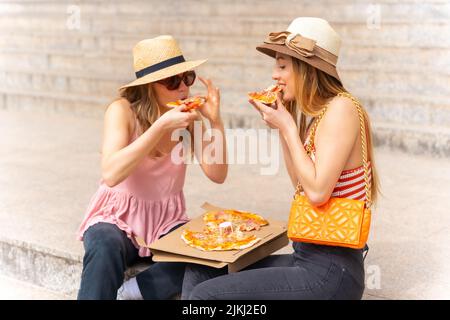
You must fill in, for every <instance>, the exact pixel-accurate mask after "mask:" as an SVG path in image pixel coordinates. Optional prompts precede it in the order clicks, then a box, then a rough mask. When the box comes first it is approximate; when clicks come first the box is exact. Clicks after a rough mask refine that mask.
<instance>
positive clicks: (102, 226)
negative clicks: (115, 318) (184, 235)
mask: <svg viewBox="0 0 450 320" xmlns="http://www.w3.org/2000/svg"><path fill="white" fill-rule="evenodd" d="M179 226H181V225H178V226H176V227H175V228H173V229H172V230H174V229H176V228H178V227H179ZM172 230H170V231H172ZM170 231H169V232H170ZM83 244H84V249H85V254H84V258H83V272H82V274H81V284H80V289H79V291H78V299H79V300H88V299H89V300H115V299H116V296H117V290H118V289H119V287H120V286H121V285H122V283H123V281H124V277H125V274H124V273H125V270H126V269H127V268H128V267H129V266H131V265H133V264H134V263H136V262H139V261H147V262H151V263H152V265H151V266H150V267H149V268H148V269H146V270H144V271H142V272H141V273H139V274H138V275H137V276H136V280H137V283H138V286H139V289H140V291H141V294H142V296H143V297H144V299H169V298H171V297H173V296H174V295H176V294H178V293H180V292H181V288H182V283H183V276H184V271H185V264H184V263H176V262H157V263H153V262H152V261H151V258H141V257H139V255H138V249H136V247H135V246H134V245H133V243H132V242H131V240H130V239H129V238H128V237H127V235H126V233H125V232H124V231H122V230H120V229H119V228H118V227H117V226H116V225H114V224H110V223H103V222H100V223H97V224H95V225H93V226H91V227H89V229H88V230H86V232H85V234H84V239H83Z"/></svg>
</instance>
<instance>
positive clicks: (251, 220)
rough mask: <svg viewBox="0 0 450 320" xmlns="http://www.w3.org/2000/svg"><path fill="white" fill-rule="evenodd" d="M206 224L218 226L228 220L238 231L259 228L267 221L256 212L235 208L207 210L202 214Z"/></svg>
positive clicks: (266, 223)
mask: <svg viewBox="0 0 450 320" xmlns="http://www.w3.org/2000/svg"><path fill="white" fill-rule="evenodd" d="M203 221H205V223H206V225H207V226H208V225H210V226H214V225H215V226H218V225H220V224H221V223H223V222H225V221H230V222H231V223H232V225H233V228H234V229H236V230H239V231H252V230H259V229H260V228H261V227H262V226H265V225H268V224H269V222H268V221H267V220H266V219H264V218H263V217H261V216H260V215H258V214H255V213H251V212H244V211H237V210H221V211H209V212H206V213H205V215H204V216H203Z"/></svg>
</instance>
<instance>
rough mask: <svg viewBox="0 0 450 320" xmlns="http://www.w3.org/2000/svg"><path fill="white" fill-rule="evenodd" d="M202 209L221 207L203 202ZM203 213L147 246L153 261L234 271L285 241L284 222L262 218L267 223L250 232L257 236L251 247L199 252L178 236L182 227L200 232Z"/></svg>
mask: <svg viewBox="0 0 450 320" xmlns="http://www.w3.org/2000/svg"><path fill="white" fill-rule="evenodd" d="M202 209H204V210H205V212H206V211H218V210H223V209H222V208H219V207H216V206H213V205H211V204H209V203H204V204H203V205H202ZM202 217H203V215H200V216H199V217H197V218H194V219H192V220H191V221H189V222H188V223H186V224H185V225H183V226H181V227H180V228H178V229H176V230H174V231H172V232H171V233H169V234H167V235H165V236H164V237H162V238H160V239H158V240H156V241H155V242H153V243H152V244H150V245H149V246H148V247H149V248H150V250H151V251H152V253H153V261H165V262H188V263H196V264H202V265H207V266H210V267H214V268H223V267H225V266H228V272H230V273H231V272H237V271H239V270H242V269H244V268H245V267H247V266H249V265H251V264H253V263H255V262H257V261H258V260H261V259H262V258H264V257H266V256H268V255H270V254H272V253H273V252H275V251H277V250H279V249H281V248H283V247H284V246H286V245H287V244H288V243H289V239H288V237H287V234H286V223H285V222H281V221H275V220H271V219H266V220H267V221H268V222H269V224H268V225H267V226H264V227H262V228H261V229H260V230H257V231H250V232H249V233H253V234H255V235H256V236H257V237H259V238H261V240H260V241H259V242H257V243H256V244H254V245H253V246H251V247H249V248H246V249H242V250H229V251H201V250H199V249H196V248H193V247H190V246H188V245H187V244H186V243H185V242H184V241H183V240H182V239H181V233H182V232H183V230H184V229H189V230H195V231H201V230H202V229H203V227H204V225H205V224H204V222H203V219H202Z"/></svg>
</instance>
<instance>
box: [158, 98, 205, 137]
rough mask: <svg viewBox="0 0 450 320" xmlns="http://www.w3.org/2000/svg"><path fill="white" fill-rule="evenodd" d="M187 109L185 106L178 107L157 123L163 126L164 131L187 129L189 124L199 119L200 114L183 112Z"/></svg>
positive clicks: (193, 111) (166, 113)
mask: <svg viewBox="0 0 450 320" xmlns="http://www.w3.org/2000/svg"><path fill="white" fill-rule="evenodd" d="M185 107H186V106H185V105H184V104H182V105H180V106H177V107H175V108H173V109H171V110H169V111H167V112H165V113H164V114H163V115H162V116H161V117H160V118H159V119H158V120H157V121H159V122H160V123H161V124H162V127H163V129H164V130H169V131H170V130H176V129H181V128H187V126H188V125H189V124H191V123H192V122H193V121H194V120H196V119H198V114H197V113H195V110H191V111H189V112H186V111H183V110H184V108H185Z"/></svg>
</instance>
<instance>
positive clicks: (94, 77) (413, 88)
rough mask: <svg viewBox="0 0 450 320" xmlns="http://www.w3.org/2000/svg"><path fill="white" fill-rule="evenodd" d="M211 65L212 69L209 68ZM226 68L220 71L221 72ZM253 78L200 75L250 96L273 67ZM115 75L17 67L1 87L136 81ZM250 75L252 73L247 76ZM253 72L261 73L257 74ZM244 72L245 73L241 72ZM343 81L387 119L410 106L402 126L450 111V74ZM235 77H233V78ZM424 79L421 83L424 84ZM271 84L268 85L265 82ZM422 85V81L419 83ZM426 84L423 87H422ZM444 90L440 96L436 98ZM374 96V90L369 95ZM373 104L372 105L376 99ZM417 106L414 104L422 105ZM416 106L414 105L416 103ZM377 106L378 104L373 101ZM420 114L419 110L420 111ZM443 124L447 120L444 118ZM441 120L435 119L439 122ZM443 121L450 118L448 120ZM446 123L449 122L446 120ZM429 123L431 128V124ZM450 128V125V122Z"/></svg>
mask: <svg viewBox="0 0 450 320" xmlns="http://www.w3.org/2000/svg"><path fill="white" fill-rule="evenodd" d="M209 65H210V66H209ZM219 68H220V69H219ZM247 70H248V72H249V74H248V75H246V76H244V78H243V80H239V81H236V78H239V75H236V73H237V72H238V71H236V68H235V65H234V64H232V63H228V64H226V63H221V64H220V65H219V64H217V63H214V62H209V63H208V65H205V66H204V67H203V66H202V67H201V69H199V70H198V73H199V74H200V75H203V76H208V77H211V78H212V79H213V80H214V83H215V84H216V85H217V86H219V87H220V88H221V89H222V90H223V92H224V93H226V94H230V93H236V94H242V93H244V94H245V93H247V92H248V91H252V90H256V89H255V88H258V87H263V86H267V85H268V84H269V83H270V82H271V80H270V79H269V75H270V67H269V66H267V68H260V69H259V70H256V69H253V68H252V69H250V68H248V69H247ZM111 71H113V70H108V71H107V72H105V73H87V72H83V71H81V70H78V71H75V72H73V73H72V71H68V70H53V71H50V72H47V71H46V70H39V69H38V70H36V69H28V70H26V69H23V70H20V71H19V70H13V69H12V68H8V69H3V70H0V82H1V83H2V88H3V90H7V89H11V90H13V91H17V90H32V91H39V92H52V93H67V94H74V95H75V94H78V95H80V96H108V95H111V94H113V93H115V92H117V89H118V87H119V86H120V85H122V84H124V83H127V82H129V81H131V77H130V76H128V77H120V76H119V75H117V74H112V73H111V75H109V74H108V73H109V72H111ZM243 72H246V71H243ZM250 72H257V73H256V74H255V73H253V74H251V73H250ZM239 73H241V72H239ZM341 73H342V80H343V81H344V83H345V86H346V87H347V88H349V89H350V90H351V91H352V92H358V91H360V90H361V89H362V88H370V91H369V92H368V93H367V94H369V95H367V94H364V95H363V96H362V97H363V100H371V97H370V96H375V95H376V99H375V100H374V101H373V103H374V104H376V105H377V106H376V108H374V112H377V113H379V114H381V115H383V114H388V113H394V114H397V115H398V112H396V111H392V110H396V109H397V108H398V107H400V106H401V105H404V106H407V109H408V112H407V113H408V114H409V115H410V116H409V117H408V116H407V115H404V114H402V115H401V116H402V117H403V118H402V119H398V120H397V119H396V121H400V122H404V123H410V121H411V119H410V118H411V115H412V116H413V117H415V118H418V119H421V121H422V120H423V119H422V118H423V117H420V116H419V117H418V116H415V115H418V114H421V113H424V112H429V111H428V108H432V109H433V108H434V111H433V110H431V112H435V110H437V109H438V108H441V109H443V108H444V107H447V106H449V105H450V104H449V101H448V99H447V96H449V95H450V85H447V84H450V75H448V76H444V75H438V74H433V75H422V76H419V75H417V74H416V73H410V74H409V75H408V78H409V79H411V81H407V82H406V81H402V80H403V78H404V77H405V76H406V75H405V74H399V73H396V72H392V71H386V72H378V73H370V72H367V71H342V72H341ZM229 74H233V75H232V76H228V75H229ZM419 78H420V79H419ZM264 79H267V81H264ZM415 80H417V81H415ZM420 83H422V85H419V84H420ZM202 90H203V88H202V85H201V84H200V82H198V83H197V84H195V85H194V87H193V88H192V91H193V92H194V91H199V92H201V91H202ZM436 90H438V92H439V95H435V94H433V93H434V92H435V91H436ZM366 91H368V90H366ZM371 101H372V100H371ZM419 101H420V105H419V104H417V107H414V103H418V102H419ZM410 102H412V104H410ZM371 104H372V102H371ZM414 109H416V110H414ZM441 111H442V112H444V113H445V110H441ZM439 119H442V114H440V117H439ZM439 119H435V120H438V121H439ZM443 119H448V117H446V116H444V118H443ZM443 122H444V121H443ZM425 123H431V122H430V121H425ZM447 123H448V122H447Z"/></svg>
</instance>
